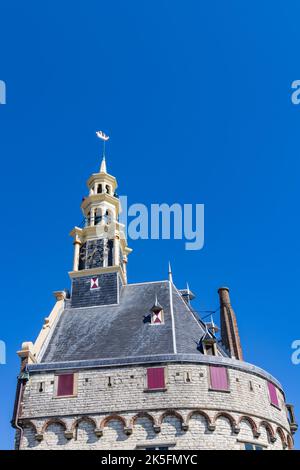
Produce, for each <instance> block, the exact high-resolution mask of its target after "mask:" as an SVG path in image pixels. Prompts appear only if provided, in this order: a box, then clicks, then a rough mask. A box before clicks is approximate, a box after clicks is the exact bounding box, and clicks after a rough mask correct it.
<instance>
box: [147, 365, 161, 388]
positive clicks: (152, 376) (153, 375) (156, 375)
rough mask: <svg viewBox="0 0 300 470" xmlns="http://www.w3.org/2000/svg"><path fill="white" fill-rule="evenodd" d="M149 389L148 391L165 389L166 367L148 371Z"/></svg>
mask: <svg viewBox="0 0 300 470" xmlns="http://www.w3.org/2000/svg"><path fill="white" fill-rule="evenodd" d="M147 387H148V389H158V388H165V369H164V367H152V368H151V369H147Z"/></svg>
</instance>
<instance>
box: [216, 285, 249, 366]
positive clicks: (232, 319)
mask: <svg viewBox="0 0 300 470" xmlns="http://www.w3.org/2000/svg"><path fill="white" fill-rule="evenodd" d="M218 294H219V298H220V319H221V340H222V343H223V345H224V347H225V348H226V349H227V351H228V352H229V354H230V356H231V357H234V358H235V359H238V360H240V361H242V360H243V352H242V346H241V341H240V336H239V330H238V326H237V321H236V316H235V313H234V311H233V308H232V306H231V304H230V297H229V289H228V287H220V289H219V290H218Z"/></svg>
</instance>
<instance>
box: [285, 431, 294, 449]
mask: <svg viewBox="0 0 300 470" xmlns="http://www.w3.org/2000/svg"><path fill="white" fill-rule="evenodd" d="M286 441H287V446H288V449H289V450H292V449H293V447H294V441H293V438H292V437H291V436H290V435H289V434H288V435H287V437H286Z"/></svg>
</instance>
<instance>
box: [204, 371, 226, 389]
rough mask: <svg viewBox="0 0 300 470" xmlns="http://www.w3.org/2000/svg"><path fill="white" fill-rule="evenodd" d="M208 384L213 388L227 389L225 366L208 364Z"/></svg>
mask: <svg viewBox="0 0 300 470" xmlns="http://www.w3.org/2000/svg"><path fill="white" fill-rule="evenodd" d="M209 370H210V385H211V388H212V389H214V390H228V389H229V387H228V376H227V370H226V367H216V366H209Z"/></svg>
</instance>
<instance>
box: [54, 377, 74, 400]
mask: <svg viewBox="0 0 300 470" xmlns="http://www.w3.org/2000/svg"><path fill="white" fill-rule="evenodd" d="M73 394H74V374H62V375H58V376H57V396H58V397H61V396H64V395H73Z"/></svg>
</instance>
